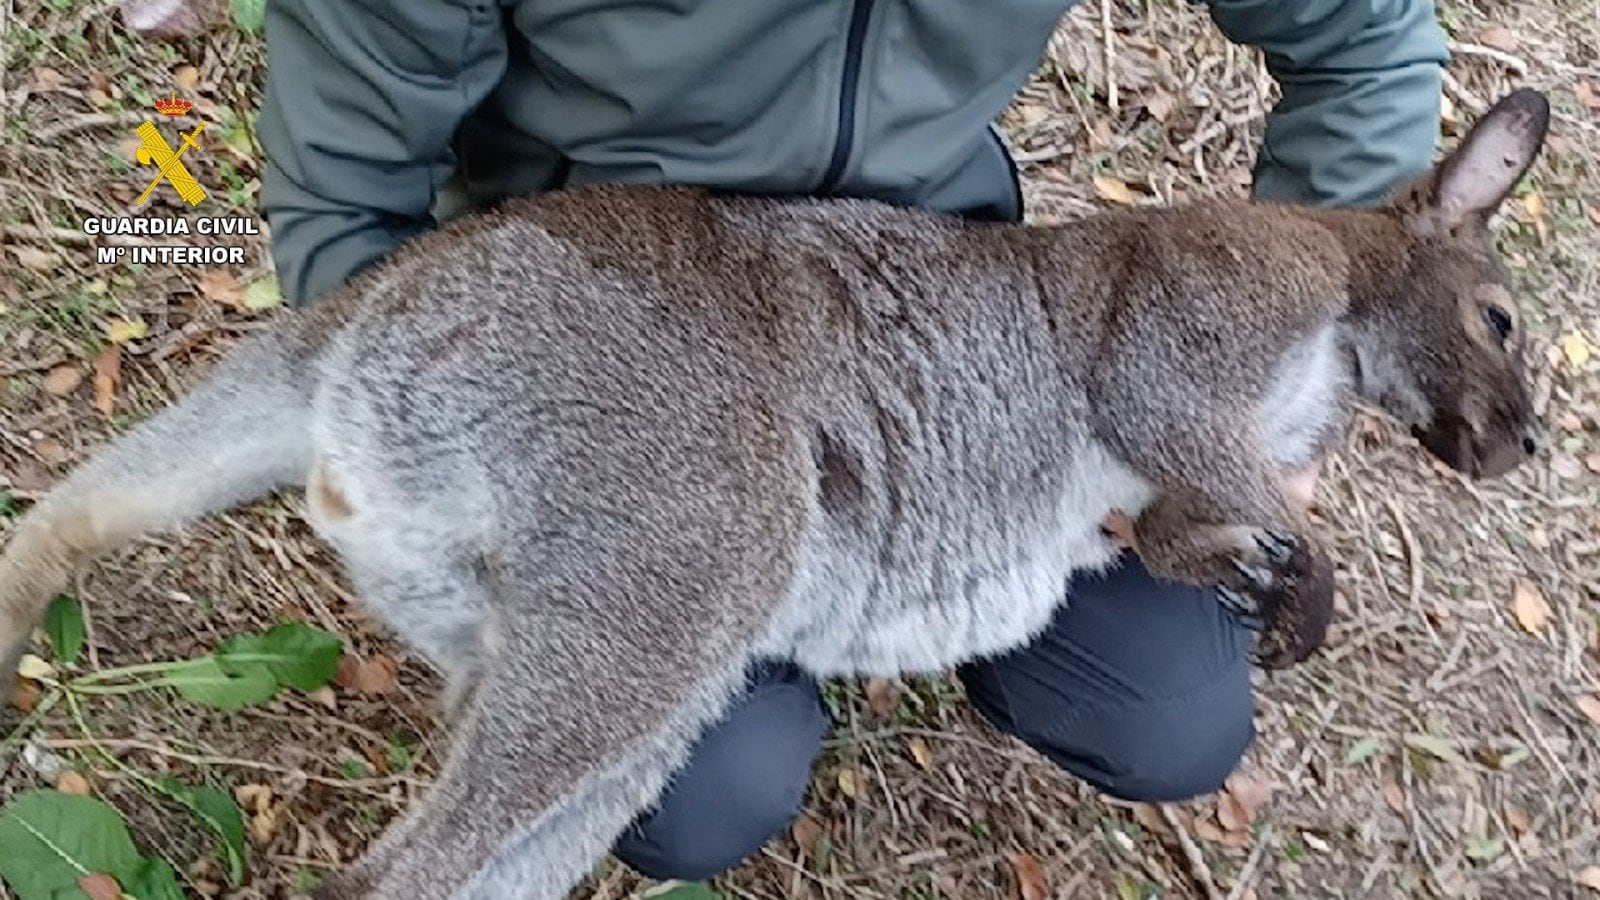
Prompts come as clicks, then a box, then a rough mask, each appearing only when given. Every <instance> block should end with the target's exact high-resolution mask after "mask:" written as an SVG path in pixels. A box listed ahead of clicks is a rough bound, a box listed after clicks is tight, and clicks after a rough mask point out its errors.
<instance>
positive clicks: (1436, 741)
mask: <svg viewBox="0 0 1600 900" xmlns="http://www.w3.org/2000/svg"><path fill="white" fill-rule="evenodd" d="M1403 740H1404V741H1405V744H1406V746H1407V747H1410V748H1411V749H1413V750H1420V751H1422V752H1423V753H1427V754H1430V755H1432V756H1436V757H1438V758H1439V759H1442V760H1444V761H1445V762H1448V763H1456V764H1458V765H1463V766H1464V765H1466V764H1467V759H1466V757H1464V756H1462V755H1461V752H1460V751H1459V750H1457V749H1456V745H1455V742H1453V741H1451V740H1450V739H1449V738H1442V737H1439V736H1437V735H1432V734H1408V735H1406V736H1405V738H1404V739H1403Z"/></svg>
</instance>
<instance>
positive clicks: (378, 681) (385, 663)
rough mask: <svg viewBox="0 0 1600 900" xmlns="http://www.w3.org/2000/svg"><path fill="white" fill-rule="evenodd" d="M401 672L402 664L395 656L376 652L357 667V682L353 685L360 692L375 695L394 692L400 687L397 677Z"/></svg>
mask: <svg viewBox="0 0 1600 900" xmlns="http://www.w3.org/2000/svg"><path fill="white" fill-rule="evenodd" d="M399 673H400V666H399V665H398V664H397V663H396V662H395V661H394V658H393V657H391V656H385V655H384V654H382V653H379V654H375V655H374V656H372V657H371V658H370V659H367V660H366V661H364V662H362V663H361V665H360V666H359V667H358V668H357V669H356V676H355V683H354V684H353V685H352V687H353V688H354V689H355V691H356V693H358V694H366V695H368V696H373V697H377V696H382V695H384V694H389V693H393V692H394V691H395V690H396V689H397V688H399V687H400V682H399V680H398V678H397V677H396V676H397V675H399Z"/></svg>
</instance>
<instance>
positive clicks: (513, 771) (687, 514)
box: [320, 392, 811, 900]
mask: <svg viewBox="0 0 1600 900" xmlns="http://www.w3.org/2000/svg"><path fill="white" fill-rule="evenodd" d="M677 399H678V401H679V402H677V403H666V402H663V403H661V404H659V405H656V404H651V405H649V406H646V407H644V408H642V409H632V410H629V411H628V412H627V413H625V414H622V413H607V414H598V415H597V414H594V413H589V412H584V415H585V416H586V417H587V418H586V421H585V427H584V428H581V429H577V428H573V429H566V430H563V431H560V432H556V433H549V434H541V435H539V436H538V437H526V436H524V435H521V434H517V435H513V436H508V437H506V438H505V440H507V441H508V442H514V443H515V445H516V446H517V447H519V448H520V451H521V452H522V453H523V454H524V457H523V458H524V459H525V460H526V463H525V465H521V466H518V467H516V468H515V470H513V471H497V472H496V473H495V474H496V477H497V478H500V479H504V483H501V484H497V486H496V489H495V491H494V492H493V493H494V495H495V496H497V497H502V498H508V500H507V502H503V503H501V504H499V521H498V522H497V525H496V528H495V529H493V531H492V533H491V534H490V535H489V537H488V542H487V544H486V549H485V553H484V559H485V565H484V574H485V583H486V584H487V586H488V588H489V600H488V602H489V607H490V614H489V618H488V623H487V625H486V631H485V639H484V648H485V658H484V662H483V669H482V674H481V676H480V678H479V681H478V683H477V685H476V687H475V688H474V690H473V691H472V693H471V694H470V695H469V696H468V697H467V699H466V701H465V710H464V713H463V716H462V719H461V724H460V726H459V727H458V730H457V733H456V738H455V740H454V744H453V749H452V752H451V755H450V757H449V759H448V761H447V762H446V764H445V766H444V770H443V771H442V772H441V774H440V777H439V780H438V781H437V782H436V783H435V785H434V787H433V789H432V790H431V791H430V792H429V794H428V795H427V796H426V797H425V798H424V799H423V801H422V803H421V805H420V807H419V808H418V810H417V811H416V812H415V813H414V814H412V815H411V816H409V817H407V818H406V819H405V820H403V821H402V822H400V823H399V824H398V825H397V826H396V827H395V828H394V829H393V830H392V831H391V832H390V833H389V834H386V835H385V836H384V837H383V838H382V839H380V840H379V842H378V843H377V844H376V845H375V846H374V848H373V849H372V850H371V851H370V852H369V854H368V855H367V856H366V857H365V858H363V859H362V860H361V861H359V862H358V863H357V864H356V865H355V867H354V868H353V870H352V871H351V872H350V873H348V874H347V875H345V876H342V877H338V878H335V879H334V880H333V881H331V882H330V883H329V884H327V885H326V889H325V890H324V891H322V892H321V894H320V895H321V896H323V897H338V898H363V900H377V898H384V900H388V898H394V897H407V898H417V900H427V898H444V897H470V898H506V900H513V898H515V900H529V898H533V900H558V898H560V897H562V896H564V893H565V891H566V890H567V889H569V888H570V887H571V886H572V885H573V884H574V883H575V882H576V881H577V880H578V879H580V878H581V877H582V876H583V875H584V874H585V873H586V872H587V871H588V869H589V867H590V866H591V865H592V864H593V862H594V861H595V860H596V859H597V858H598V857H599V855H600V854H602V853H603V852H605V850H606V849H608V848H609V847H610V845H611V843H612V842H613V841H614V840H615V839H616V837H617V835H619V834H620V833H621V832H622V830H623V829H624V828H626V827H627V825H628V824H629V823H630V822H631V821H633V819H634V817H635V816H636V815H637V814H638V813H639V812H640V811H642V810H643V809H644V808H646V807H647V806H648V805H649V804H650V803H651V802H653V801H654V800H655V798H656V797H657V796H659V793H660V791H661V788H662V786H663V784H664V782H665V780H666V778H667V777H668V775H669V774H670V773H671V771H672V770H674V769H676V768H677V767H678V766H680V765H681V764H682V762H683V761H684V759H685V757H686V755H687V753H688V750H689V747H690V746H691V744H692V742H693V741H694V740H695V739H696V738H697V737H698V735H699V733H700V731H701V730H702V729H703V727H704V726H705V725H706V724H707V723H709V722H710V721H712V720H714V719H715V718H716V717H717V716H719V715H720V714H721V713H722V711H723V710H724V708H725V707H726V705H727V701H728V699H729V698H730V696H731V695H732V693H733V691H734V689H735V688H736V686H737V685H738V684H739V681H740V679H741V678H742V676H743V672H744V667H745V665H746V663H747V661H748V659H749V656H750V654H751V652H752V649H753V647H754V646H755V645H756V643H757V642H758V641H759V640H760V639H761V638H763V637H764V636H765V631H766V629H767V628H768V627H769V626H770V623H771V622H772V620H773V619H774V618H775V617H776V616H777V615H778V613H779V611H780V609H781V606H782V604H783V602H784V601H785V599H786V598H787V597H788V593H789V589H790V584H791V581H792V579H793V577H794V571H795V567H796V566H797V565H798V553H799V544H800V539H801V528H802V522H803V520H804V516H805V511H806V509H807V508H808V501H807V492H808V491H809V490H810V484H811V475H810V470H809V468H808V466H809V459H808V458H804V457H802V454H801V453H800V452H798V451H797V450H796V449H795V448H793V447H791V446H790V445H789V443H788V438H787V437H786V436H785V435H787V431H786V430H785V429H780V428H774V427H773V426H772V420H771V418H770V417H769V416H768V415H767V414H766V413H765V410H764V408H762V407H761V406H759V405H758V403H757V402H754V401H752V400H747V401H746V402H744V403H742V404H739V405H735V404H731V403H728V404H721V403H719V402H718V400H719V398H718V397H717V396H715V395H714V394H709V392H706V393H703V394H701V395H699V396H696V397H695V399H693V400H688V399H684V398H677ZM530 402H531V401H530ZM703 406H709V407H710V408H708V409H706V408H702V407H703ZM741 406H742V407H743V408H744V409H746V410H748V411H749V413H750V415H749V417H743V416H740V415H737V414H736V413H735V412H734V410H736V409H739V408H740V407H741ZM548 409H550V407H549V406H548V405H544V406H539V407H537V409H534V410H530V411H529V412H528V413H527V415H528V416H529V418H530V419H533V420H538V418H539V416H540V415H548V413H547V412H546V411H547V410H548ZM519 412H520V411H518V410H515V409H513V410H508V411H507V412H506V414H505V415H506V419H505V420H506V421H516V417H517V415H518V414H519ZM562 414H563V415H566V414H567V413H566V412H565V411H562ZM484 452H485V453H492V452H494V450H493V446H492V445H491V446H488V447H486V449H485V451H484Z"/></svg>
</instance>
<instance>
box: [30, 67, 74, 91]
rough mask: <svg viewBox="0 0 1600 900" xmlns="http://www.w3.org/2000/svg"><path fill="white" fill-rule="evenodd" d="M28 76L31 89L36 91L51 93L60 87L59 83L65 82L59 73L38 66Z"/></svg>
mask: <svg viewBox="0 0 1600 900" xmlns="http://www.w3.org/2000/svg"><path fill="white" fill-rule="evenodd" d="M28 74H29V76H30V77H31V80H32V81H33V88H34V90H36V91H53V90H55V89H56V88H59V87H61V82H62V81H64V80H65V79H63V78H62V77H61V73H60V72H59V71H57V70H55V69H52V68H50V67H49V66H40V67H39V68H37V69H34V70H33V71H32V72H30V73H28Z"/></svg>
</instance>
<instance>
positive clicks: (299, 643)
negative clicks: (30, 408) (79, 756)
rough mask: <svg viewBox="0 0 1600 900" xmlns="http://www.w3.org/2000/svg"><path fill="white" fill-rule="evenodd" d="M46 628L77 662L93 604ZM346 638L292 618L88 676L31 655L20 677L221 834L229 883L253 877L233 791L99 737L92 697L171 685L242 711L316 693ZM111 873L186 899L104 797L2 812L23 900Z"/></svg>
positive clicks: (56, 647)
mask: <svg viewBox="0 0 1600 900" xmlns="http://www.w3.org/2000/svg"><path fill="white" fill-rule="evenodd" d="M45 632H46V634H47V635H48V636H49V639H50V646H51V649H52V651H53V653H54V654H55V657H56V660H57V662H58V663H59V666H60V667H67V668H70V667H72V666H74V664H75V663H76V662H77V660H78V658H79V657H80V655H81V654H82V652H83V648H84V644H85V635H86V634H87V628H86V627H85V623H84V618H83V607H82V605H81V604H80V603H79V602H78V600H77V598H75V597H71V596H69V595H65V594H63V595H61V596H58V597H56V598H55V600H54V601H52V602H51V604H50V608H49V611H48V612H47V614H46V619H45ZM342 653H343V648H342V646H341V644H340V641H339V638H338V637H337V636H336V635H333V634H331V633H329V632H326V631H323V630H321V629H319V628H314V627H312V626H310V625H306V624H304V623H301V622H285V623H282V624H279V625H277V626H274V627H273V628H271V629H269V630H268V631H266V632H265V633H262V634H254V635H238V636H235V637H232V638H229V639H227V640H226V641H223V642H222V644H220V645H219V646H218V647H217V649H216V650H215V651H213V652H212V653H209V654H207V655H205V656H201V657H197V658H195V659H185V660H169V661H162V662H153V663H141V664H138V665H131V666H121V667H118V668H112V669H101V670H99V671H95V672H90V673H87V674H83V675H76V676H71V675H68V674H65V673H64V672H63V670H62V668H59V667H58V666H57V665H52V664H51V663H49V662H47V661H45V660H43V659H41V658H39V657H37V656H31V655H30V656H25V657H23V659H22V663H21V664H20V665H19V666H18V669H17V671H18V674H20V675H22V676H23V677H24V678H29V679H32V680H34V681H38V682H40V683H41V684H42V685H44V686H45V688H46V689H47V692H48V693H46V694H45V695H44V696H42V697H41V698H40V700H39V704H38V708H39V709H46V708H49V707H50V706H52V705H54V704H55V703H56V702H57V701H62V700H64V701H65V702H66V705H67V708H68V709H69V710H70V712H71V713H72V718H73V721H74V722H75V723H76V724H77V726H78V730H79V731H80V732H82V733H83V735H84V737H85V738H86V739H87V741H86V743H87V744H88V746H89V747H90V749H92V750H94V751H96V752H97V753H98V755H99V756H100V757H101V759H102V760H103V761H104V762H105V763H106V764H107V765H108V766H110V767H111V768H114V769H116V770H118V771H119V772H120V773H121V774H122V775H123V776H125V777H126V778H127V780H128V781H130V782H132V783H133V784H136V785H138V786H139V787H141V788H143V789H144V790H145V791H146V792H147V793H149V794H151V795H153V796H156V797H158V798H160V799H162V800H164V801H167V802H170V803H175V804H177V805H178V806H181V807H183V808H184V809H185V810H187V811H188V812H189V813H190V814H191V815H193V816H194V817H195V818H196V819H197V820H198V821H199V822H200V823H201V824H203V825H204V826H205V827H206V828H207V829H208V830H210V831H211V832H212V834H213V836H214V837H215V838H216V843H217V850H218V853H219V855H220V856H221V857H222V859H223V862H224V863H225V865H226V869H227V872H228V880H229V882H230V884H232V885H234V886H237V885H239V884H241V883H242V882H243V880H244V872H245V824H244V816H243V814H242V813H241V812H240V811H239V807H238V804H237V803H235V802H234V800H233V797H232V796H230V795H229V794H228V792H227V791H224V790H222V789H220V788H217V787H212V786H209V785H193V784H188V783H186V782H183V781H180V780H178V779H176V778H173V777H170V776H163V777H152V776H150V775H147V774H145V773H143V772H140V771H138V770H135V769H133V768H132V767H130V766H129V765H128V764H126V763H124V762H123V761H122V760H121V759H119V758H118V757H117V756H116V755H114V754H112V753H111V752H109V751H108V750H106V749H105V748H104V747H103V746H101V745H100V744H99V743H98V742H97V741H96V740H95V738H94V735H93V733H92V732H91V730H90V728H89V724H88V721H87V719H86V718H85V717H84V714H83V705H84V703H85V702H86V701H89V700H92V699H94V698H96V697H101V696H108V695H122V694H132V693H138V692H141V691H150V690H156V689H160V688H170V689H172V690H174V691H176V692H177V693H178V694H180V695H181V696H183V697H185V698H186V699H188V700H190V701H192V702H195V703H199V704H202V705H205V706H211V707H215V708H217V709H224V710H235V709H241V708H244V707H247V706H254V705H258V704H261V703H265V702H266V701H268V700H271V699H272V698H273V697H275V696H277V693H278V691H280V690H282V689H283V688H291V689H294V690H298V691H313V690H316V689H317V688H320V687H322V686H323V685H325V684H327V683H328V681H329V680H330V679H332V677H333V673H334V670H335V669H336V668H338V665H339V657H340V656H341V655H342ZM95 876H99V877H109V878H112V879H114V880H115V881H116V882H117V885H118V886H119V887H120V889H121V891H122V893H123V894H124V895H131V896H133V897H135V898H138V900H168V898H181V897H182V896H183V892H182V891H181V889H180V888H179V887H178V883H177V879H176V876H175V875H174V874H173V871H172V868H171V866H169V865H168V864H167V863H166V862H165V861H164V860H160V859H146V858H144V857H141V856H139V855H138V853H137V851H136V850H134V849H133V842H132V840H131V839H130V838H129V837H128V835H127V827H126V825H125V824H124V823H123V822H122V819H121V818H120V816H118V814H117V812H116V810H115V809H113V808H112V807H110V806H108V805H106V804H105V803H104V802H102V801H100V800H97V799H94V798H90V797H78V796H73V795H69V794H64V793H61V792H59V791H32V792H28V793H25V794H21V795H18V796H17V797H15V798H13V799H12V801H11V802H10V803H8V804H7V805H6V806H5V807H4V809H0V878H3V879H4V880H5V882H6V883H7V884H8V885H10V886H11V888H12V890H13V891H14V892H15V893H16V895H17V897H18V898H19V900H33V898H40V900H54V898H58V897H64V896H74V895H75V894H74V891H77V892H78V893H88V891H87V890H86V889H84V888H83V887H82V886H81V884H80V883H79V881H78V879H80V878H88V877H95Z"/></svg>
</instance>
